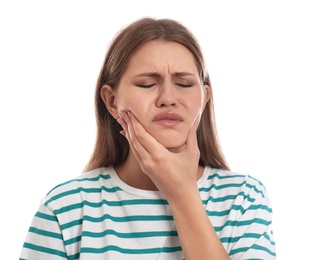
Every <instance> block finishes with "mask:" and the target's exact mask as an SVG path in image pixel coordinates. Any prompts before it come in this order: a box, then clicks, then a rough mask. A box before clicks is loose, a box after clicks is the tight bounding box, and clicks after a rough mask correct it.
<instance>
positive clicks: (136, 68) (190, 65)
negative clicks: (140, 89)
mask: <svg viewBox="0 0 315 260" xmlns="http://www.w3.org/2000/svg"><path fill="white" fill-rule="evenodd" d="M144 70H145V71H151V72H161V73H162V72H166V71H169V72H183V71H185V72H189V73H192V74H198V69H197V64H196V60H195V58H194V56H193V54H192V53H191V52H190V51H189V50H188V49H187V48H186V47H185V46H183V45H182V44H179V43H176V42H168V41H161V40H154V41H150V42H148V43H146V44H144V45H143V46H141V47H140V48H139V49H138V50H137V51H136V52H135V53H134V55H133V56H132V57H131V59H130V61H129V65H128V67H127V70H126V73H127V72H130V71H132V72H143V71H144Z"/></svg>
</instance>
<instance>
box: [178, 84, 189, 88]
mask: <svg viewBox="0 0 315 260" xmlns="http://www.w3.org/2000/svg"><path fill="white" fill-rule="evenodd" d="M177 85H178V86H180V87H182V88H190V87H192V86H193V84H177Z"/></svg>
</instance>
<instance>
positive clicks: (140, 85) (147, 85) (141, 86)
mask: <svg viewBox="0 0 315 260" xmlns="http://www.w3.org/2000/svg"><path fill="white" fill-rule="evenodd" d="M154 85H155V84H138V85H137V87H140V88H151V87H153V86H154Z"/></svg>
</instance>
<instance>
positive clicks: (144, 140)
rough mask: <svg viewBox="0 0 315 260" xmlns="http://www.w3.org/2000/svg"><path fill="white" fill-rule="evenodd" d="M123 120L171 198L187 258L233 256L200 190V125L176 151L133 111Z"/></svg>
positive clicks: (145, 166)
mask: <svg viewBox="0 0 315 260" xmlns="http://www.w3.org/2000/svg"><path fill="white" fill-rule="evenodd" d="M119 123H120V124H121V125H122V127H123V129H124V132H123V134H124V135H125V136H126V138H127V139H128V141H129V144H130V148H131V150H132V151H133V153H134V155H135V157H136V158H137V160H138V162H139V164H140V166H141V169H142V171H143V172H144V173H146V174H147V175H148V176H149V177H150V178H151V180H152V181H153V182H154V183H155V185H156V186H157V187H158V188H159V190H160V191H161V192H162V193H163V194H164V196H165V197H166V199H167V200H168V203H169V205H170V207H171V210H172V213H173V216H174V220H175V223H176V229H177V232H178V235H179V239H180V242H181V246H182V249H183V252H184V255H185V259H186V260H191V259H192V260H194V259H196V260H200V259H207V260H211V259H229V256H228V254H227V252H226V250H225V249H224V247H223V245H222V244H221V241H220V239H219V238H218V236H217V234H216V232H215V230H214V228H213V226H212V224H211V222H210V220H209V217H208V216H207V214H206V211H205V208H204V206H203V204H202V201H201V198H200V195H199V191H198V187H197V183H196V182H197V171H198V161H199V149H198V145H197V138H196V127H195V126H193V127H192V128H191V130H190V132H189V134H188V137H187V142H186V145H185V149H184V150H183V151H182V152H180V153H172V152H170V151H168V150H167V149H166V148H165V147H164V146H162V145H161V144H160V143H158V142H157V141H156V140H155V139H154V138H153V137H152V136H151V135H149V134H148V133H147V132H146V131H145V129H144V128H143V127H142V125H141V124H140V122H139V121H138V120H137V118H136V117H135V116H134V115H133V114H132V113H130V112H129V113H128V114H127V113H125V112H122V113H121V118H120V119H119ZM161 173H167V174H161ZM178 187H181V188H180V189H178Z"/></svg>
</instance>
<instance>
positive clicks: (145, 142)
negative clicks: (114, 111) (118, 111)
mask: <svg viewBox="0 0 315 260" xmlns="http://www.w3.org/2000/svg"><path fill="white" fill-rule="evenodd" d="M130 120H131V122H132V127H133V130H134V133H135V135H136V136H137V140H138V141H139V142H140V143H141V145H142V146H143V147H144V149H145V150H146V151H147V152H148V153H149V154H151V155H153V154H154V153H155V152H156V151H159V153H160V152H161V149H165V147H164V146H163V145H162V144H160V143H159V142H158V141H157V140H156V139H155V138H154V137H153V136H152V135H150V134H149V133H148V132H147V131H146V130H145V128H144V127H143V126H142V124H141V123H140V122H139V120H138V119H137V117H136V116H135V115H134V114H132V113H131V114H130Z"/></svg>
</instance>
